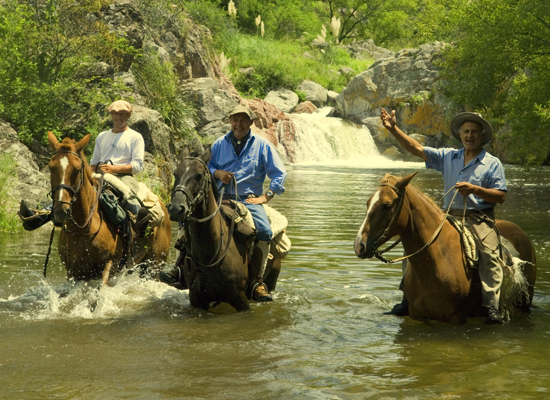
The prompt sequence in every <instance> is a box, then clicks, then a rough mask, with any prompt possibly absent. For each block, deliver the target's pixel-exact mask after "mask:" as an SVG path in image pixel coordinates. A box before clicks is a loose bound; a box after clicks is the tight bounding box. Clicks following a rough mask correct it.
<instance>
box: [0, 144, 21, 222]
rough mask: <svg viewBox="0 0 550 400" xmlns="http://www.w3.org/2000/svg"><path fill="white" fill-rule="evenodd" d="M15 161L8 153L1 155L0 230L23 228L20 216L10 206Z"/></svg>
mask: <svg viewBox="0 0 550 400" xmlns="http://www.w3.org/2000/svg"><path fill="white" fill-rule="evenodd" d="M14 172H15V161H14V159H13V158H12V157H11V156H10V155H8V154H2V155H0V232H13V231H16V230H19V229H21V224H19V218H18V217H17V216H16V214H14V213H13V211H12V210H10V209H9V208H8V204H10V201H9V198H8V196H9V191H10V189H11V188H12V186H13V174H14Z"/></svg>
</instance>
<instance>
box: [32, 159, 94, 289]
mask: <svg viewBox="0 0 550 400" xmlns="http://www.w3.org/2000/svg"><path fill="white" fill-rule="evenodd" d="M58 153H65V154H72V155H75V156H77V157H78V158H79V159H80V163H81V164H80V168H79V169H78V176H79V178H80V181H79V183H78V187H77V188H76V189H75V188H73V187H72V186H70V185H66V184H64V183H62V184H59V185H57V186H56V187H55V188H54V189H52V191H51V192H50V197H51V199H52V201H54V195H55V192H57V191H58V190H60V189H65V190H67V191H69V192H70V193H71V201H70V202H66V201H62V200H57V201H59V202H60V203H65V204H68V205H69V212H68V214H69V219H70V221H71V222H72V223H73V224H74V226H75V227H76V228H75V229H74V230H72V231H70V230H67V227H66V225H63V227H62V228H63V231H64V232H65V233H68V234H73V235H80V236H92V235H95V234H96V233H97V232H99V229H101V225H102V223H103V217H102V215H101V213H99V217H100V223H99V227H98V228H97V231H95V232H94V233H90V232H88V233H79V232H76V231H77V230H79V229H83V228H85V227H86V226H88V225H89V224H90V222H91V220H92V217H93V216H94V213H95V211H96V209H97V205H98V203H99V194H100V193H101V190H103V178H102V179H100V180H99V182H98V188H97V191H96V196H95V200H94V202H93V204H92V206H91V208H90V212H89V213H88V217H87V218H86V221H85V222H84V224H82V225H79V224H78V223H77V222H76V220H75V219H74V217H73V213H72V209H73V204H74V203H75V201H76V197H77V195H78V192H80V189H81V188H82V186H84V168H85V164H84V160H83V159H82V156H81V155H80V154H78V153H75V152H74V151H69V150H58V151H56V152H55V153H54V155H53V156H55V155H56V154H58ZM53 156H52V158H53ZM51 212H52V217H53V210H52V211H51ZM54 234H55V221H54V226H53V228H52V232H51V234H50V241H49V244H48V252H47V254H46V260H45V261H44V267H43V268H42V273H43V275H44V278H45V277H46V273H47V270H48V262H49V260H50V254H51V252H52V243H53V238H54Z"/></svg>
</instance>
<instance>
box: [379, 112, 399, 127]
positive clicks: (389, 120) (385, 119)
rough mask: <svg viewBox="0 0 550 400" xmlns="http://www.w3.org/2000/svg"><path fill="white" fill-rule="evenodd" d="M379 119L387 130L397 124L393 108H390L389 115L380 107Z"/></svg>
mask: <svg viewBox="0 0 550 400" xmlns="http://www.w3.org/2000/svg"><path fill="white" fill-rule="evenodd" d="M380 119H381V120H382V125H383V126H384V128H386V129H387V130H392V129H395V125H396V124H397V120H396V118H395V110H392V112H391V115H390V114H388V112H387V111H386V110H384V109H383V108H382V110H381V111H380Z"/></svg>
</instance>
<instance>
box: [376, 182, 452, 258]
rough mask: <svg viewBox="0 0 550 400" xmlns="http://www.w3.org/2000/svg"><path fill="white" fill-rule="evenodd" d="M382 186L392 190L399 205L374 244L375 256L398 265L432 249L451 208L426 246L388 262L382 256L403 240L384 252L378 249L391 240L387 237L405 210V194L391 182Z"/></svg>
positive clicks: (399, 240)
mask: <svg viewBox="0 0 550 400" xmlns="http://www.w3.org/2000/svg"><path fill="white" fill-rule="evenodd" d="M380 186H381V187H382V186H388V187H389V188H391V189H392V190H393V191H394V192H395V193H396V194H397V196H398V203H397V207H396V209H395V213H394V214H393V216H392V219H391V220H390V222H389V224H388V226H387V227H386V229H385V230H384V232H382V235H381V236H380V237H379V238H378V239H376V241H375V242H374V248H375V249H376V250H375V251H374V256H375V257H376V258H378V259H379V260H380V261H382V262H384V263H387V264H393V263H396V262H399V261H403V260H406V259H407V258H410V257H413V256H415V255H417V254H418V253H420V252H421V251H424V250H425V249H427V248H428V247H430V246H431V245H432V243H433V242H435V239H436V238H437V236H438V235H439V232H441V229H442V228H443V225H444V224H445V221H446V220H447V215H448V214H449V210H450V208H449V209H448V210H447V214H446V215H445V218H443V220H442V221H441V223H440V224H439V226H438V227H437V229H436V230H435V232H434V233H433V235H432V237H431V238H430V240H428V241H427V242H426V243H425V244H424V246H422V247H421V248H420V249H419V250H417V251H415V252H414V253H412V254H409V255H406V256H403V257H399V258H396V259H394V260H387V259H385V258H384V257H383V256H382V254H384V253H386V252H387V251H390V250H391V249H393V248H394V247H395V246H397V245H398V244H399V243H400V242H401V238H400V239H398V240H397V241H395V242H394V243H393V244H391V245H390V246H388V247H387V248H385V249H384V250H381V251H378V247H380V246H381V245H382V244H383V243H384V242H385V241H386V240H387V239H389V238H387V235H388V233H389V231H390V228H391V227H392V226H393V224H394V223H395V222H396V221H397V219H398V218H399V215H400V214H401V209H402V208H403V202H404V200H405V192H403V193H401V192H400V190H399V188H397V187H396V186H395V185H392V184H391V183H389V182H383V183H381V184H380ZM456 193H458V191H457V192H455V196H456ZM453 199H454V197H453Z"/></svg>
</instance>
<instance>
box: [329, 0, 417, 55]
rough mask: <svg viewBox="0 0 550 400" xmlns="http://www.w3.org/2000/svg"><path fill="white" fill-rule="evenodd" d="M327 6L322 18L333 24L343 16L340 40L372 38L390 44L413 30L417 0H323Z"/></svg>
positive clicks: (403, 37)
mask: <svg viewBox="0 0 550 400" xmlns="http://www.w3.org/2000/svg"><path fill="white" fill-rule="evenodd" d="M322 2H323V3H324V4H325V5H326V7H325V9H324V12H323V14H322V15H321V16H322V19H323V21H326V23H327V24H330V21H331V19H332V18H333V17H335V18H338V19H340V32H339V34H338V41H339V42H340V43H341V42H346V41H347V42H350V41H353V40H365V39H369V38H373V39H374V40H375V42H376V43H380V44H389V43H391V42H392V41H396V40H403V39H405V38H408V37H409V36H410V35H411V34H412V32H413V29H412V27H411V26H410V24H408V20H409V16H408V15H409V14H414V13H415V12H416V10H417V8H418V1H417V0H323V1H322Z"/></svg>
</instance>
